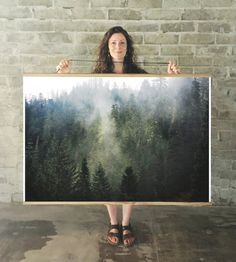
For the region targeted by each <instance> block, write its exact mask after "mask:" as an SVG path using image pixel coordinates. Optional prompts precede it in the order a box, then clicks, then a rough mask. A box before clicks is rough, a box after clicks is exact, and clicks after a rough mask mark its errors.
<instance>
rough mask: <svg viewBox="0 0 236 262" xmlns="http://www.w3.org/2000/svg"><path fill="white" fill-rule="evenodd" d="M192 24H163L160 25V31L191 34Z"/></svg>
mask: <svg viewBox="0 0 236 262" xmlns="http://www.w3.org/2000/svg"><path fill="white" fill-rule="evenodd" d="M194 30H195V28H194V24H193V23H192V22H175V23H165V24H162V25H161V31H162V32H163V33H166V32H192V31H194Z"/></svg>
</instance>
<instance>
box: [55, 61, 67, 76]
mask: <svg viewBox="0 0 236 262" xmlns="http://www.w3.org/2000/svg"><path fill="white" fill-rule="evenodd" d="M56 70H57V73H59V74H68V73H70V71H71V62H70V61H69V60H67V59H63V60H61V61H60V63H59V64H58V66H57V67H56Z"/></svg>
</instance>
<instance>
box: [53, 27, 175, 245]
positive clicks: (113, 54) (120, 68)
mask: <svg viewBox="0 0 236 262" xmlns="http://www.w3.org/2000/svg"><path fill="white" fill-rule="evenodd" d="M70 68H71V65H70V62H69V61H68V60H62V61H61V62H60V63H59V65H58V66H57V72H58V73H69V72H70ZM167 71H168V73H169V74H178V73H179V69H177V67H176V64H175V63H172V62H169V64H168V69H167ZM93 73H115V74H123V73H147V72H146V71H145V70H143V69H141V68H140V67H138V66H137V64H136V63H135V55H134V48H133V41H132V38H131V36H130V35H129V34H128V33H127V32H126V31H125V30H124V29H123V28H122V27H120V26H116V27H112V28H111V29H109V30H108V31H107V32H106V33H105V35H104V37H103V39H102V41H101V44H100V46H99V53H98V59H97V63H96V66H95V69H94V71H93ZM106 207H107V211H108V214H109V217H110V228H109V231H108V234H107V241H108V243H109V244H111V245H114V246H116V245H118V244H119V243H120V241H121V239H122V240H123V244H124V246H126V247H130V246H132V245H133V244H134V240H135V238H134V235H133V232H132V228H131V226H130V217H131V212H132V205H130V204H124V205H122V215H123V217H122V227H121V229H120V226H119V224H118V220H117V205H106Z"/></svg>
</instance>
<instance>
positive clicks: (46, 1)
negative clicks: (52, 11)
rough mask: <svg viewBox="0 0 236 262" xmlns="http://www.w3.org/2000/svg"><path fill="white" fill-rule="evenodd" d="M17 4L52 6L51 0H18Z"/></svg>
mask: <svg viewBox="0 0 236 262" xmlns="http://www.w3.org/2000/svg"><path fill="white" fill-rule="evenodd" d="M18 5H20V6H21V5H22V6H47V7H50V6H52V0H18Z"/></svg>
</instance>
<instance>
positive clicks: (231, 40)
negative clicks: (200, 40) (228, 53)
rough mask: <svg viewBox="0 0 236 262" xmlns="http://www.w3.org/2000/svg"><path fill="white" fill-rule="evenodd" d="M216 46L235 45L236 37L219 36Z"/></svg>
mask: <svg viewBox="0 0 236 262" xmlns="http://www.w3.org/2000/svg"><path fill="white" fill-rule="evenodd" d="M216 44H225V45H235V44H236V35H225V34H224V35H217V36H216Z"/></svg>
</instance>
